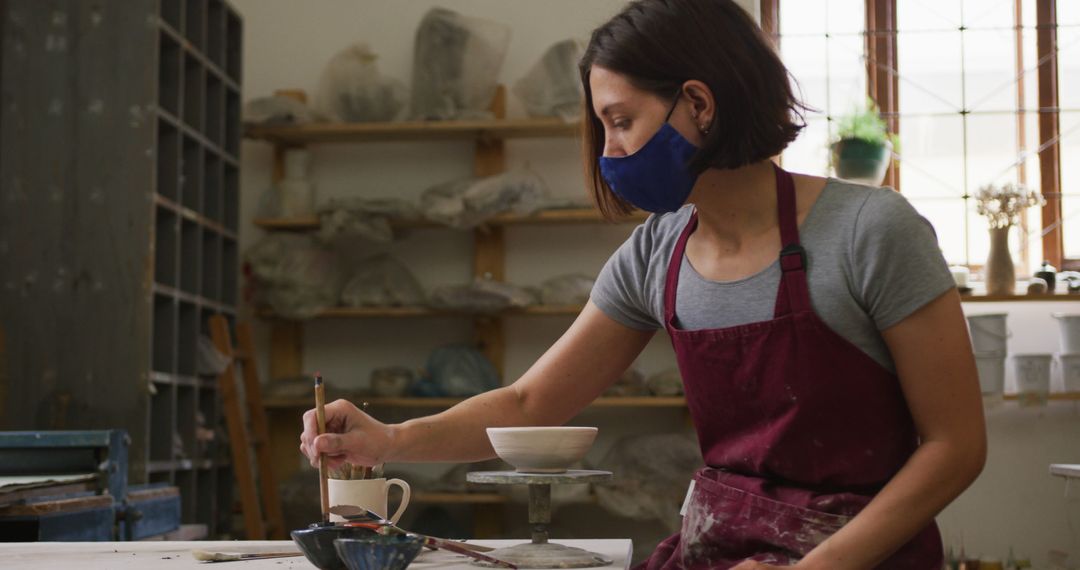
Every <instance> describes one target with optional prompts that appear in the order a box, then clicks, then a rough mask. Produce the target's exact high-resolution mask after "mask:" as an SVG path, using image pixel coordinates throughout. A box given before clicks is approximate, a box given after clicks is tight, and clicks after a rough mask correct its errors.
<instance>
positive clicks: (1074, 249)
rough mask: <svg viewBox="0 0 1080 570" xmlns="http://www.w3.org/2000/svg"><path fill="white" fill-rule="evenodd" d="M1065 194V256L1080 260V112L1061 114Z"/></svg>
mask: <svg viewBox="0 0 1080 570" xmlns="http://www.w3.org/2000/svg"><path fill="white" fill-rule="evenodd" d="M1061 192H1062V200H1061V211H1062V216H1063V218H1064V227H1063V229H1062V233H1063V236H1064V238H1065V256H1066V257H1070V258H1080V112H1075V111H1073V112H1063V113H1061Z"/></svg>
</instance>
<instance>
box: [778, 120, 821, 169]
mask: <svg viewBox="0 0 1080 570" xmlns="http://www.w3.org/2000/svg"><path fill="white" fill-rule="evenodd" d="M783 163H784V168H785V169H787V170H791V171H793V172H802V173H805V174H813V175H816V176H828V175H829V125H828V121H826V120H825V119H821V118H819V119H807V121H806V128H805V129H803V131H802V133H800V134H799V138H797V139H795V142H793V143H791V145H790V146H788V147H787V149H785V150H784V158H783Z"/></svg>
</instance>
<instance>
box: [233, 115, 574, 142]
mask: <svg viewBox="0 0 1080 570" xmlns="http://www.w3.org/2000/svg"><path fill="white" fill-rule="evenodd" d="M580 132H581V124H580V123H567V122H565V121H562V120H560V119H555V118H551V119H491V120H478V121H401V122H393V123H312V124H306V125H245V127H244V137H246V138H249V139H255V140H264V141H267V142H271V143H274V144H279V145H305V144H317V143H357V142H400V141H433V140H474V139H488V140H504V139H513V138H552V137H577V136H578V135H579V134H580Z"/></svg>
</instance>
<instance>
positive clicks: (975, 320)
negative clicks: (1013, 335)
mask: <svg viewBox="0 0 1080 570" xmlns="http://www.w3.org/2000/svg"><path fill="white" fill-rule="evenodd" d="M1007 317H1008V314H1007V313H992V314H987V315H968V318H967V321H968V329H969V330H970V331H971V345H972V347H973V348H974V350H975V352H976V353H979V352H997V353H1004V352H1005V351H1006V350H1007V341H1008V338H1009V330H1008V328H1007V326H1006V318H1007ZM1078 352H1080V351H1078Z"/></svg>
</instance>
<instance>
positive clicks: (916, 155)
mask: <svg viewBox="0 0 1080 570" xmlns="http://www.w3.org/2000/svg"><path fill="white" fill-rule="evenodd" d="M963 152H964V125H963V121H962V120H961V117H960V115H953V116H933V117H907V116H901V117H900V183H901V184H902V185H903V192H904V195H905V196H908V197H909V198H925V197H935V198H941V197H950V198H960V197H961V196H963V195H964V155H963Z"/></svg>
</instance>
